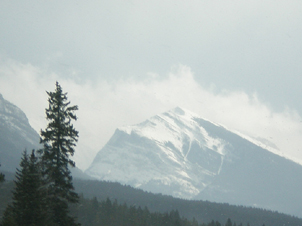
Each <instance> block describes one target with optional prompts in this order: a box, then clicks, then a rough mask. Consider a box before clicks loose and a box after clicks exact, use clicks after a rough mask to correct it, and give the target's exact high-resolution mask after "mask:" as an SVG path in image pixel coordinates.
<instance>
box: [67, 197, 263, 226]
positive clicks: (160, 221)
mask: <svg viewBox="0 0 302 226" xmlns="http://www.w3.org/2000/svg"><path fill="white" fill-rule="evenodd" d="M80 203H81V205H77V206H74V207H72V212H73V213H74V214H76V215H77V217H78V221H79V222H80V223H81V224H82V225H89V226H99V225H102V226H243V224H242V223H240V224H238V225H237V224H236V223H235V222H232V220H231V219H230V218H229V219H227V221H226V222H225V224H222V223H220V222H218V221H214V220H212V221H211V222H209V223H198V222H197V220H196V219H195V218H193V219H192V220H188V219H187V218H185V217H181V216H180V213H179V212H178V210H171V211H169V212H164V213H162V212H150V211H149V209H148V208H147V207H144V208H142V207H141V206H134V205H127V204H126V203H124V204H119V203H118V202H117V200H116V199H115V200H114V201H111V200H110V199H109V198H107V199H106V200H103V201H101V202H99V201H98V200H97V198H96V197H94V198H92V199H85V198H83V197H82V196H80ZM244 226H249V224H246V225H244ZM259 226H261V225H259Z"/></svg>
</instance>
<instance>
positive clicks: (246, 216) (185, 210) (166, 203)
mask: <svg viewBox="0 0 302 226" xmlns="http://www.w3.org/2000/svg"><path fill="white" fill-rule="evenodd" d="M74 185H75V187H76V190H77V191H78V193H83V194H84V195H85V197H88V198H93V197H94V196H96V197H97V198H98V200H106V197H109V198H110V199H111V200H114V199H117V200H118V202H119V204H123V203H126V204H127V205H128V206H132V205H136V206H147V208H148V209H149V211H150V212H161V213H164V212H170V211H171V210H172V209H178V211H179V213H180V214H181V217H186V218H188V219H193V217H195V219H196V220H197V221H199V222H211V221H212V220H213V219H214V223H215V222H216V221H218V222H220V223H221V224H222V225H224V223H226V221H227V219H228V218H230V219H232V221H233V223H234V222H236V224H237V226H239V225H240V223H241V222H242V223H243V225H246V224H247V222H249V223H250V225H251V226H260V225H262V224H265V225H266V226H292V225H302V219H300V218H297V217H294V216H290V215H286V214H283V213H278V212H276V211H271V210H264V209H260V208H253V207H244V206H235V205H229V204H227V203H224V204H222V203H213V202H208V201H201V200H200V201H196V200H195V201H194V200H184V199H178V198H173V197H171V196H166V195H161V194H152V193H149V192H144V191H142V190H140V189H135V188H132V187H130V186H125V185H121V184H119V183H116V182H106V181H80V180H75V181H74Z"/></svg>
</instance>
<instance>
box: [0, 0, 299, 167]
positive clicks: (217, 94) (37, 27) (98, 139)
mask: <svg viewBox="0 0 302 226" xmlns="http://www.w3.org/2000/svg"><path fill="white" fill-rule="evenodd" d="M301 12H302V2H301V1H300V0H297V1H290V0H288V1H276V0H274V1H263V0H262V1H260V0H259V1H257V0H253V1H248V0H246V1H237V0H232V1H228V0H224V1H217V0H207V1H206V0H199V1H197V0H196V1H195V0H194V1H193V0H192V1H179V0H173V1H172V0H171V1H165V0H161V1H157V0H152V1H142V0H110V1H77V0H69V1H22V0H19V1H17V0H16V1H10V0H1V1H0V93H2V94H3V96H4V98H5V99H7V100H9V101H11V102H12V103H14V104H16V105H17V106H18V107H20V108H21V109H22V110H23V111H24V112H25V113H26V114H27V116H28V118H29V121H30V123H31V125H32V126H33V127H34V128H35V129H36V130H37V131H39V130H40V129H41V128H44V127H45V125H46V121H45V116H44V109H45V107H47V95H46V93H45V90H49V91H52V90H54V88H55V81H56V80H58V81H59V83H60V84H61V85H62V87H63V90H64V91H66V92H68V97H69V99H70V100H71V103H72V104H77V105H78V106H79V109H80V110H79V111H78V116H79V120H78V122H77V123H76V126H77V129H78V130H79V132H80V141H79V145H78V148H77V150H76V156H75V160H76V162H77V165H78V166H79V167H80V168H81V169H86V168H87V167H88V165H89V164H90V162H91V161H92V159H93V157H94V156H95V154H96V152H97V151H99V150H100V149H101V148H102V146H103V145H104V144H105V143H106V142H107V141H108V139H109V138H110V137H111V136H112V134H113V132H114V130H115V129H116V128H117V127H120V126H125V125H132V124H136V123H139V122H141V121H144V120H145V119H147V118H148V117H151V116H153V115H155V114H158V113H161V112H164V111H167V110H169V109H171V108H174V107H176V106H180V107H183V108H186V109H188V110H190V111H193V112H195V113H197V114H199V115H200V116H202V117H204V118H207V119H209V120H211V121H215V122H216V123H220V124H223V125H225V126H226V127H227V128H230V129H233V130H237V131H240V132H241V133H244V134H247V135H249V136H252V137H257V138H261V139H265V140H266V142H267V144H269V143H270V142H271V143H274V144H275V145H276V146H277V147H278V148H279V150H280V152H283V153H284V154H285V155H288V156H292V157H295V158H297V159H298V160H300V161H301V162H302V139H301V137H302V117H301V116H302V103H301V101H302V98H301V97H302V89H301V84H302V14H301Z"/></svg>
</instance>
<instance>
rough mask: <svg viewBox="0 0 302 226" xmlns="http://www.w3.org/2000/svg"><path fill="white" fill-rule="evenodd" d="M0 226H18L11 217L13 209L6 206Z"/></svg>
mask: <svg viewBox="0 0 302 226" xmlns="http://www.w3.org/2000/svg"><path fill="white" fill-rule="evenodd" d="M0 226H18V225H17V223H16V221H15V217H14V215H13V207H12V206H11V205H8V206H7V207H6V209H5V211H4V213H3V217H2V222H1V223H0Z"/></svg>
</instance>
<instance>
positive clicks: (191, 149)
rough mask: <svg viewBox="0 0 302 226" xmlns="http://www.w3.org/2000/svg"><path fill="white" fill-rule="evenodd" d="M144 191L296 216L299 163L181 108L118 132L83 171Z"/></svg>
mask: <svg viewBox="0 0 302 226" xmlns="http://www.w3.org/2000/svg"><path fill="white" fill-rule="evenodd" d="M86 172H87V173H88V174H89V175H90V176H92V177H94V178H96V179H99V180H110V181H118V182H120V183H123V184H128V185H131V186H134V187H137V188H142V189H144V190H146V191H151V192H155V193H162V194H168V195H173V196H174V197H180V198H189V199H204V200H210V201H217V202H229V203H233V204H239V205H249V206H258V207H263V208H269V209H273V210H278V211H281V212H286V213H290V214H295V215H297V216H302V206H301V205H300V204H301V203H302V195H301V192H300V188H301V187H302V166H301V165H299V164H297V163H294V162H293V161H290V160H288V159H285V158H283V157H280V156H278V155H276V154H274V153H272V152H270V151H268V150H265V149H263V148H261V147H259V146H258V145H256V144H254V143H252V142H250V141H248V140H246V139H244V138H243V137H241V136H239V135H237V134H235V133H233V132H230V131H228V130H227V129H225V128H224V127H222V126H219V125H217V124H214V123H211V122H209V121H206V120H204V119H202V118H201V117H199V116H198V115H196V114H194V113H191V112H189V111H187V110H184V109H181V108H176V109H173V110H171V111H169V112H165V113H162V114H159V115H156V116H154V117H152V118H150V119H149V120H147V121H145V122H143V123H140V124H138V125H134V126H129V127H123V128H119V129H117V130H116V132H115V133H114V135H113V136H112V137H111V139H110V140H109V141H108V143H107V144H106V145H105V146H104V148H102V149H101V150H100V151H99V153H98V154H97V156H96V158H95V159H94V161H93V163H92V164H91V166H90V167H89V168H88V169H87V171H86Z"/></svg>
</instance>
